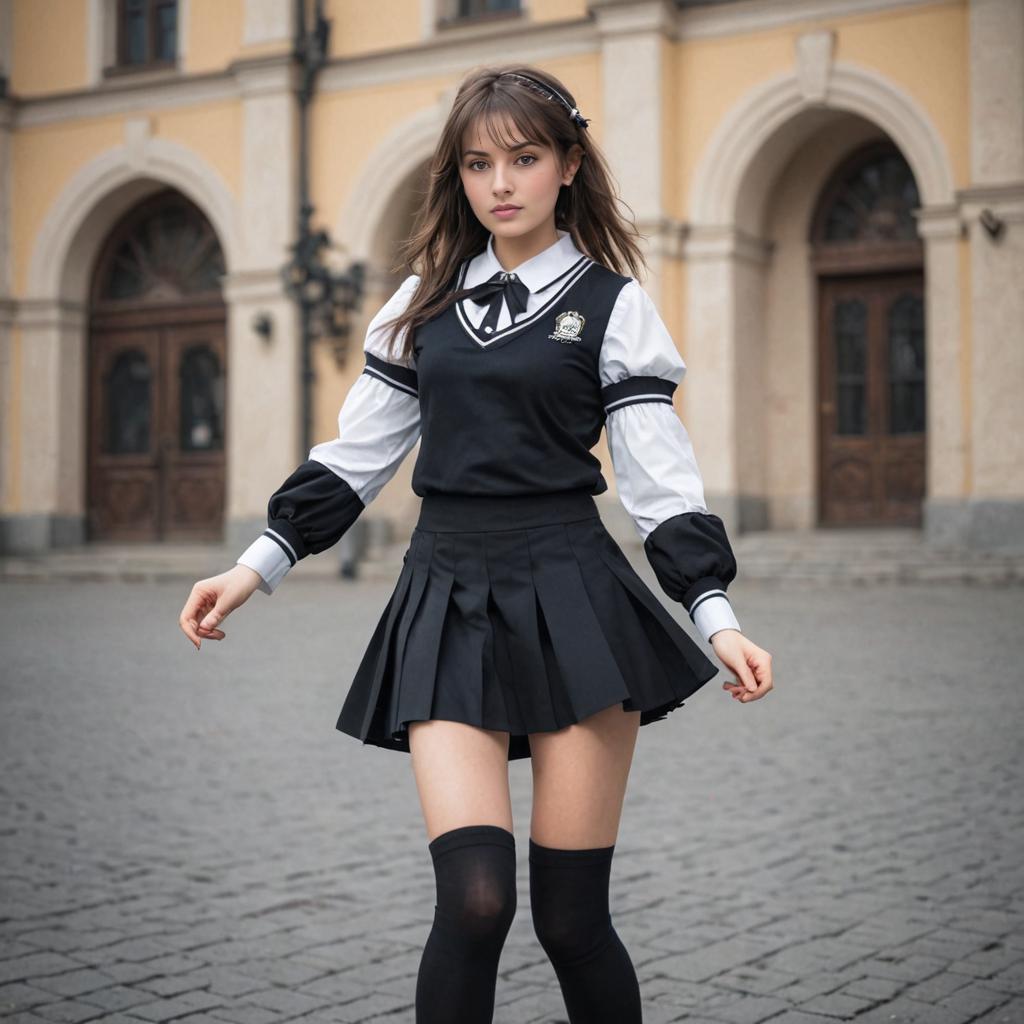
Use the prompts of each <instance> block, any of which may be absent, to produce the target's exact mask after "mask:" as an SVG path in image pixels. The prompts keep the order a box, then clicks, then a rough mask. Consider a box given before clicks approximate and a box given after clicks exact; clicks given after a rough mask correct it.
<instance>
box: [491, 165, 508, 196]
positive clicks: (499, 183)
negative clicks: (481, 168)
mask: <svg viewBox="0 0 1024 1024" xmlns="http://www.w3.org/2000/svg"><path fill="white" fill-rule="evenodd" d="M508 190H509V182H508V178H507V175H506V172H505V171H503V170H502V169H501V168H500V167H495V169H494V180H493V181H492V182H491V191H492V192H493V193H494V194H495V196H501V195H504V194H505V193H506V192H508Z"/></svg>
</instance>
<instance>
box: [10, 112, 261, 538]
mask: <svg viewBox="0 0 1024 1024" xmlns="http://www.w3.org/2000/svg"><path fill="white" fill-rule="evenodd" d="M125 139H126V141H125V145H124V146H120V147H117V148H116V149H112V150H109V151H107V152H105V153H104V154H102V155H101V156H99V157H97V158H96V159H94V160H92V161H90V162H89V163H88V164H86V165H85V166H83V167H82V168H81V169H80V170H79V171H78V172H77V173H76V174H75V175H74V176H73V177H72V178H71V179H70V181H69V182H68V183H67V184H66V185H65V186H64V188H63V189H62V191H61V192H60V194H59V195H58V196H57V198H56V199H55V201H54V202H53V204H52V205H51V207H50V208H49V210H48V211H47V214H46V216H45V217H44V219H43V221H42V223H41V225H40V227H39V229H38V231H37V232H36V236H35V241H34V245H33V249H32V253H31V257H30V260H29V267H28V280H27V287H26V296H25V298H23V299H20V300H19V301H18V302H17V305H16V309H15V317H14V327H15V330H16V331H17V332H18V335H19V337H20V345H21V352H22V359H21V376H20V379H19V383H18V386H19V388H20V389H21V403H20V408H21V410H23V411H22V417H23V418H22V426H21V430H20V431H19V436H20V437H21V438H22V442H21V443H22V444H23V445H24V446H26V447H25V448H24V449H23V451H22V452H21V453H20V455H19V456H18V459H17V462H18V463H19V464H20V465H21V466H22V467H23V468H22V471H21V475H20V477H19V480H18V486H19V491H20V507H21V511H20V512H19V513H18V514H17V515H15V516H13V517H10V518H9V519H8V520H7V521H6V522H5V547H6V549H7V550H9V551H11V552H12V553H20V552H37V551H45V550H47V549H49V548H51V547H55V546H63V545H68V544H81V543H84V542H85V540H86V536H87V529H86V481H87V473H86V467H87V461H86V448H85V445H84V444H83V443H82V441H81V439H82V437H83V436H84V434H85V423H86V394H87V389H86V379H87V377H86V369H87V348H88V346H87V338H88V323H87V315H88V297H89V286H90V281H91V277H92V268H93V266H94V265H95V262H96V258H97V255H98V253H99V251H100V247H101V245H102V243H103V240H104V239H105V238H106V237H107V236H108V234H109V232H110V230H111V229H112V227H113V225H114V224H115V223H117V221H118V220H119V219H120V218H121V217H122V216H123V215H124V213H125V212H126V211H127V210H129V209H130V208H131V207H132V206H134V205H135V204H136V203H138V202H140V201H141V200H143V199H144V198H145V197H147V196H150V195H152V194H154V193H155V192H157V191H159V190H161V189H164V188H167V187H168V186H170V187H172V188H174V189H176V190H177V191H179V192H181V193H182V194H183V195H185V196H187V197H188V198H189V199H190V200H191V201H192V202H194V203H195V204H196V205H197V206H198V207H199V209H200V210H202V212H203V215H204V216H205V217H207V218H208V220H209V221H210V223H211V224H212V226H213V228H214V231H215V232H216V234H217V237H218V240H219V242H220V246H221V249H222V251H223V256H224V263H225V265H226V267H227V268H228V270H229V271H231V270H233V269H234V268H236V267H238V266H239V264H240V263H243V262H244V261H243V233H242V230H241V225H240V224H239V222H238V216H237V212H236V206H235V201H234V198H233V197H232V195H231V192H230V191H229V189H228V188H227V186H226V184H225V183H224V181H223V180H222V179H221V178H220V176H219V175H218V174H217V172H216V171H215V170H214V169H213V168H211V167H210V166H209V165H208V164H206V162H205V161H203V160H202V159H201V158H200V157H198V156H197V155H196V154H195V153H193V152H192V151H190V150H188V149H187V148H186V147H184V146H181V145H178V144H176V143H171V142H168V141H166V140H162V139H153V138H151V137H150V136H149V134H148V127H147V122H145V121H144V120H143V121H131V122H129V123H128V124H127V125H126V128H125ZM229 321H230V310H229ZM229 361H231V360H230V355H229ZM229 406H230V402H229ZM229 433H230V431H229ZM27 446H31V448H30V449H29V447H27ZM230 466H231V457H230V453H229V455H228V469H229V472H230Z"/></svg>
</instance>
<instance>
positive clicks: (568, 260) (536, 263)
mask: <svg viewBox="0 0 1024 1024" xmlns="http://www.w3.org/2000/svg"><path fill="white" fill-rule="evenodd" d="M556 230H557V232H558V241H557V242H553V243H552V244H551V245H549V246H548V247H547V248H546V249H544V250H543V251H542V252H539V253H537V255H536V256H531V257H530V258H529V259H528V260H524V261H523V262H522V263H520V264H519V266H518V267H513V268H512V269H511V270H510V271H509V273H513V274H515V275H516V276H517V277H518V278H519V280H520V281H522V282H523V284H525V285H526V287H527V288H529V289H530V291H531V292H536V291H539V290H540V289H541V288H543V287H544V286H545V285H547V284H550V283H551V282H552V281H554V280H555V279H557V278H559V277H561V276H562V275H563V274H564V273H565V272H566V271H567V270H569V268H570V267H572V266H574V265H575V264H576V263H578V262H579V260H580V259H581V258H582V257H583V256H584V253H582V252H580V250H579V249H577V248H576V244H575V243H574V242H573V240H572V235H571V234H570V233H569V232H568V231H566V230H565V229H564V228H556ZM504 270H505V268H504V267H503V266H502V265H501V264H500V263H499V262H498V257H497V256H495V255H494V233H493V232H491V234H490V235H489V236H488V238H487V248H486V249H484V250H483V252H481V253H478V254H477V255H476V256H474V257H473V258H472V260H470V263H469V267H468V268H467V271H466V277H465V281H464V284H463V287H465V288H475V287H476V286H477V285H478V284H482V283H483V282H484V281H489V280H490V279H491V278H492V277H493V276H494V275H495V274H496V273H498V272H499V271H502V272H504Z"/></svg>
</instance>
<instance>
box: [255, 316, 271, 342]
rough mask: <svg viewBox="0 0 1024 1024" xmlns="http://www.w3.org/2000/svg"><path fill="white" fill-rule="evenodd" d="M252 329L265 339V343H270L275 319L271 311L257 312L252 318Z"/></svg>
mask: <svg viewBox="0 0 1024 1024" xmlns="http://www.w3.org/2000/svg"><path fill="white" fill-rule="evenodd" d="M252 329H253V330H254V331H255V332H256V333H257V334H258V335H259V336H260V337H261V338H262V339H263V342H264V344H269V343H270V339H271V337H272V336H273V334H274V321H273V320H272V319H271V317H270V314H269V313H257V314H256V315H255V316H254V317H253V318H252Z"/></svg>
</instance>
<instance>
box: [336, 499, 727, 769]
mask: <svg viewBox="0 0 1024 1024" xmlns="http://www.w3.org/2000/svg"><path fill="white" fill-rule="evenodd" d="M717 672H718V669H717V668H716V667H715V665H714V664H713V663H712V662H711V661H710V660H709V659H708V658H707V657H706V656H705V655H704V653H703V651H702V650H701V649H700V648H699V647H698V646H697V644H696V642H695V641H694V640H693V639H692V638H691V637H690V636H689V634H688V633H686V631H685V630H684V629H683V628H682V626H680V625H679V623H678V622H677V621H676V619H675V618H674V617H673V616H672V615H671V614H670V613H669V612H668V610H667V609H666V608H665V607H664V606H663V605H662V604H661V602H660V601H659V600H658V598H657V597H655V595H654V594H653V593H652V592H651V590H650V589H649V588H648V587H647V585H646V584H645V583H644V582H643V580H642V579H641V578H640V577H639V576H638V575H637V573H636V572H635V570H634V569H633V567H632V566H631V565H630V563H629V561H628V559H627V558H626V556H625V555H624V554H623V552H622V549H621V548H620V547H619V546H618V544H616V542H615V540H614V539H613V538H612V536H611V535H610V534H609V533H608V531H607V530H606V529H605V526H604V523H603V522H602V521H601V518H600V514H599V512H598V508H597V504H596V502H595V501H594V499H593V496H592V495H591V494H590V493H588V492H583V491H579V490H575V491H560V492H555V493H549V494H540V495H516V496H513V497H493V496H475V495H454V494H445V495H425V496H424V497H423V498H422V500H421V505H420V515H419V519H418V522H417V524H416V526H415V528H414V529H413V532H412V537H411V540H410V543H409V548H408V550H407V551H406V553H405V558H404V561H403V565H402V571H401V573H400V574H399V577H398V581H397V583H396V585H395V589H394V591H393V593H392V594H391V597H390V599H389V600H388V603H387V605H386V606H385V608H384V611H383V613H382V614H381V616H380V620H379V621H378V623H377V626H376V629H375V630H374V632H373V635H372V637H371V639H370V642H369V645H368V647H367V649H366V651H365V653H364V654H363V657H362V661H361V663H360V665H359V668H358V669H357V671H356V674H355V678H354V680H353V681H352V684H351V687H350V688H349V691H348V695H347V696H346V698H345V701H344V704H343V707H342V709H341V714H340V715H339V717H338V723H337V728H338V729H339V730H340V731H341V732H343V733H346V734H347V735H350V736H353V737H355V738H357V739H359V740H361V741H362V742H363V743H366V744H373V745H375V746H379V747H384V748H386V749H388V750H401V751H406V752H408V750H409V733H408V725H409V723H410V722H415V721H424V720H428V719H435V718H442V719H448V720H452V721H457V722H467V723H469V724H470V725H475V726H479V727H482V728H485V729H500V730H502V731H504V732H507V733H509V760H516V759H518V758H524V757H529V756H530V743H529V736H530V733H534V732H551V731H554V730H557V729H563V728H565V727H566V726H568V725H571V724H573V723H575V722H579V721H582V720H583V719H584V718H586V717H587V716H588V715H592V714H594V713H595V712H597V711H601V710H602V709H604V708H607V707H610V706H611V705H613V704H621V705H622V707H623V708H624V709H625V710H627V711H637V710H639V711H640V724H641V725H647V724H649V723H651V722H656V721H660V720H662V719H664V718H665V717H666V715H667V714H668V713H669V712H670V711H674V710H675V709H676V708H678V707H680V706H681V705H682V704H683V701H684V700H685V699H686V698H687V697H689V696H690V695H691V694H693V693H694V692H695V691H696V690H698V689H699V688H700V687H701V686H703V685H704V684H705V683H706V682H707V681H708V680H710V679H712V678H713V677H714V676H715V675H716V674H717Z"/></svg>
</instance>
